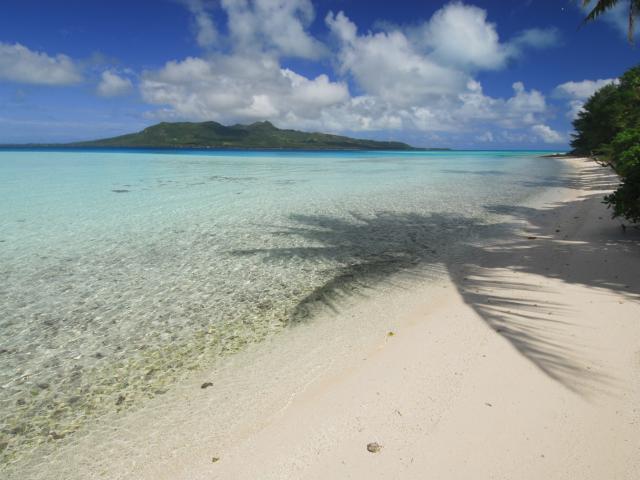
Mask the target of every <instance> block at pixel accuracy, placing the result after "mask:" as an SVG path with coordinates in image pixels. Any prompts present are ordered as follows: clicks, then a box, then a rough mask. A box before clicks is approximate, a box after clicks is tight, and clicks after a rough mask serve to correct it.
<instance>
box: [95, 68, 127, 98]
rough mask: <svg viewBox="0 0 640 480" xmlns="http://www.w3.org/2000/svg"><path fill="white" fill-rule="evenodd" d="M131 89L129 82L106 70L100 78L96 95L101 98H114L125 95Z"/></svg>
mask: <svg viewBox="0 0 640 480" xmlns="http://www.w3.org/2000/svg"><path fill="white" fill-rule="evenodd" d="M132 89H133V84H132V83H131V80H129V79H128V78H126V77H121V76H120V75H118V74H117V73H114V72H112V71H109V70H106V71H104V72H102V75H101V76H100V83H98V86H97V88H96V92H97V93H98V95H100V96H103V97H116V96H118V95H126V94H127V93H129V92H131V90H132Z"/></svg>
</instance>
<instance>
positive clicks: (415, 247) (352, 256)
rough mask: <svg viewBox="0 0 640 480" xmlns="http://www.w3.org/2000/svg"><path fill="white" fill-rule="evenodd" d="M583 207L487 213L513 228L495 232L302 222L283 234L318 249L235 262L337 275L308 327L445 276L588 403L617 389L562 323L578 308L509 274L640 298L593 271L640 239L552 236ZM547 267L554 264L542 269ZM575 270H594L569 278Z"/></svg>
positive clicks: (409, 222)
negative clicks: (361, 302)
mask: <svg viewBox="0 0 640 480" xmlns="http://www.w3.org/2000/svg"><path fill="white" fill-rule="evenodd" d="M589 195H600V194H599V193H593V194H589ZM578 204H580V201H577V202H572V203H564V204H559V205H556V206H554V207H553V208H549V209H534V208H526V207H507V206H491V207H486V208H487V209H488V210H490V211H491V212H492V213H497V214H500V215H503V216H506V217H507V218H509V220H507V221H504V222H501V223H494V224H487V223H484V222H483V221H481V220H479V219H477V218H467V217H461V216H455V215H447V214H418V213H394V212H379V213H377V214H375V215H373V216H366V217H365V216H361V215H357V214H352V215H351V218H348V219H345V218H335V217H330V216H323V215H293V216H291V218H290V219H291V221H292V222H293V223H294V226H292V227H287V228H283V229H279V230H278V231H277V232H274V234H276V235H281V236H284V237H297V239H300V238H302V239H304V240H305V244H309V245H311V246H308V247H292V248H273V249H256V250H242V251H235V252H233V253H234V254H235V255H261V256H262V257H263V259H264V261H265V262H269V261H282V260H286V259H288V258H292V257H298V258H302V259H303V260H305V261H310V262H327V261H330V262H332V263H333V264H337V265H338V267H336V270H335V274H334V275H333V276H332V277H331V279H330V280H329V281H327V282H326V283H325V284H323V285H321V286H319V287H318V288H316V289H315V290H314V291H313V292H312V293H311V294H309V295H307V296H306V297H305V298H304V299H303V300H302V301H300V302H299V304H298V306H297V308H296V311H295V313H294V314H293V315H292V320H291V321H292V323H295V322H297V321H300V320H301V319H302V318H306V316H307V312H308V307H309V304H312V303H314V302H318V301H320V302H323V303H324V304H325V305H327V306H328V307H329V308H331V309H333V310H334V311H338V310H339V309H340V304H341V301H342V300H344V299H345V298H347V297H350V296H353V295H365V296H366V295H367V294H368V292H371V291H372V290H375V289H376V288H378V287H380V286H381V285H384V286H385V287H386V286H388V285H389V284H391V285H396V286H400V287H401V286H402V285H403V282H406V281H407V280H409V281H413V280H416V279H420V280H428V279H429V278H432V277H434V276H435V275H439V274H443V273H444V274H446V275H448V276H449V277H450V278H451V280H452V281H453V283H454V284H455V286H456V288H457V289H458V291H459V293H460V295H461V296H462V298H463V299H464V301H465V302H466V304H467V305H469V306H470V307H471V308H472V309H473V310H474V311H475V312H476V313H477V314H478V315H479V316H480V317H481V318H482V319H483V321H484V322H486V324H487V325H488V326H489V327H491V328H492V329H493V330H494V331H496V332H497V333H498V334H499V335H501V336H503V337H504V338H505V339H506V340H508V341H509V342H510V343H511V345H512V346H513V347H514V348H515V349H516V350H517V351H518V352H519V353H520V354H522V355H523V356H524V357H526V358H527V359H528V360H530V361H531V362H532V363H533V364H534V365H535V366H536V367H538V368H539V369H540V370H541V371H542V372H544V373H545V374H546V375H548V376H549V377H550V378H552V379H554V380H556V381H557V382H559V383H561V384H562V385H564V386H565V387H566V388H568V389H570V390H572V391H574V392H576V393H579V394H581V395H583V396H585V397H588V396H590V394H591V393H595V392H596V391H598V392H606V391H607V390H610V389H612V388H615V387H614V383H615V381H614V379H613V378H610V377H609V376H607V375H606V374H604V373H603V372H601V371H598V369H597V368H596V367H589V366H588V365H589V363H590V362H589V346H588V345H580V344H576V339H575V338H574V335H572V334H571V333H570V332H572V329H573V331H574V332H575V329H580V328H584V327H580V325H577V324H574V325H571V324H568V323H567V322H568V320H564V319H561V318H560V317H561V315H558V313H561V312H562V311H565V310H567V309H568V308H569V307H568V306H567V305H566V304H565V303H564V302H563V301H562V296H561V295H559V294H558V292H552V291H545V289H544V288H543V287H541V286H539V285H533V284H531V283H520V282H516V281H514V280H513V275H509V274H508V273H509V272H514V271H518V272H524V273H531V274H535V275H540V276H543V277H549V278H556V279H560V280H561V281H562V282H565V283H568V284H576V285H587V286H591V287H595V288H596V289H602V290H605V291H616V292H619V293H621V294H624V295H627V296H629V297H631V298H635V299H637V298H639V297H640V292H639V291H632V290H631V289H630V287H629V285H631V284H632V282H631V279H632V277H633V275H634V272H620V271H609V270H607V269H606V268H603V269H600V268H590V267H589V268H587V266H588V265H592V264H593V263H597V262H599V261H600V260H599V258H598V255H599V252H600V251H601V250H602V249H606V248H616V249H622V250H624V251H625V252H626V254H628V255H635V256H638V255H639V254H640V250H639V249H638V239H640V235H638V234H635V233H629V234H626V235H625V234H622V233H621V231H620V232H619V231H617V230H616V231H615V232H614V231H613V230H611V231H608V232H605V233H604V234H603V236H602V238H601V239H597V240H596V241H595V242H594V241H591V242H589V243H587V242H584V243H580V242H579V241H572V242H567V239H566V238H564V237H565V236H566V233H565V232H559V233H557V232H556V234H555V235H549V234H548V230H549V225H550V224H552V223H553V218H555V217H558V218H561V217H562V214H563V213H564V212H563V210H564V211H573V210H575V209H576V205H578ZM578 208H579V207H578ZM523 222H526V224H527V227H526V230H527V234H526V236H525V235H523V234H522V227H523ZM531 237H535V241H533V240H532V239H531ZM573 240H576V239H573ZM577 240H579V239H577ZM545 258H546V259H548V260H546V261H541V260H540V259H545ZM559 259H561V260H563V261H559ZM565 260H566V261H565ZM568 262H570V263H571V264H581V265H585V268H578V269H575V268H573V269H570V268H568V265H567V263H568Z"/></svg>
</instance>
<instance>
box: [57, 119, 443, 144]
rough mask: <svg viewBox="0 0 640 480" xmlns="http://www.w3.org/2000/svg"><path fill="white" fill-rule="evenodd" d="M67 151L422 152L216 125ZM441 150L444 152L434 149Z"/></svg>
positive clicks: (268, 126) (163, 129)
mask: <svg viewBox="0 0 640 480" xmlns="http://www.w3.org/2000/svg"><path fill="white" fill-rule="evenodd" d="M64 146H68V147H128V148H136V147H137V148H237V149H282V150H424V149H420V148H415V147H412V146H411V145H408V144H406V143H402V142H391V141H378V140H364V139H357V138H350V137H345V136H342V135H331V134H327V133H316V132H301V131H299V130H286V129H280V128H277V127H276V126H274V125H273V124H272V123H271V122H267V121H265V122H256V123H252V124H250V125H241V124H236V125H230V126H226V125H222V124H220V123H218V122H162V123H158V124H156V125H152V126H150V127H147V128H145V129H144V130H142V131H140V132H137V133H130V134H127V135H121V136H118V137H113V138H105V139H101V140H92V141H88V142H76V143H70V144H66V145H64ZM437 150H445V149H437Z"/></svg>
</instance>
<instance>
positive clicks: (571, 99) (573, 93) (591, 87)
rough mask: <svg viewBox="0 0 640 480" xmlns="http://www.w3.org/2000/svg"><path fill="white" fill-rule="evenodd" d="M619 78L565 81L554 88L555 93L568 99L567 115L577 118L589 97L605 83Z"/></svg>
mask: <svg viewBox="0 0 640 480" xmlns="http://www.w3.org/2000/svg"><path fill="white" fill-rule="evenodd" d="M617 82H618V79H617V78H603V79H599V80H582V81H580V82H573V81H571V82H565V83H562V84H560V85H558V86H557V87H556V88H555V89H554V91H553V92H554V95H555V96H557V97H561V98H566V99H567V105H568V112H567V117H569V118H571V119H573V118H576V116H577V115H578V113H580V111H581V110H582V107H583V105H584V103H585V102H586V101H587V99H588V98H589V97H590V96H591V95H593V94H594V93H596V91H598V90H600V89H601V88H602V87H604V86H605V85H609V84H612V83H617Z"/></svg>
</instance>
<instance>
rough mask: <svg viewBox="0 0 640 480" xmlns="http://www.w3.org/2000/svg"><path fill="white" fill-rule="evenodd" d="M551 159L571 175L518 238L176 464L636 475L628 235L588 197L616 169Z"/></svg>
mask: <svg viewBox="0 0 640 480" xmlns="http://www.w3.org/2000/svg"><path fill="white" fill-rule="evenodd" d="M566 161H567V162H569V163H570V164H571V165H572V166H573V167H575V168H577V169H578V175H579V176H580V178H577V179H576V181H577V182H578V183H576V184H574V186H573V188H574V190H573V191H572V192H571V193H570V194H569V195H566V196H565V198H564V199H563V201H562V202H561V203H556V204H555V205H554V206H553V207H551V208H549V206H548V204H547V208H546V209H544V208H542V209H540V210H539V211H537V212H532V211H528V212H526V214H527V215H528V218H527V220H528V222H527V223H528V225H527V226H526V227H525V228H524V230H523V236H524V235H526V236H524V238H519V239H510V240H508V241H507V242H506V245H505V244H502V245H494V246H492V247H489V248H487V249H486V250H487V251H486V252H484V253H485V255H484V256H485V258H484V259H482V260H481V261H476V262H474V264H475V265H473V266H469V265H465V267H464V268H463V269H462V270H460V271H459V272H458V273H457V274H456V273H454V274H453V275H450V278H449V281H448V282H446V284H445V285H444V286H443V287H444V288H443V290H444V291H443V292H442V295H441V296H440V302H439V303H437V304H436V305H433V304H428V305H427V304H425V303H424V302H423V303H422V304H418V305H415V306H414V308H413V309H412V311H411V312H409V313H405V315H406V317H405V319H404V320H403V321H402V322H401V323H403V327H401V328H400V329H399V330H398V331H397V332H395V335H394V336H393V337H391V338H388V339H385V340H384V341H381V342H380V343H379V344H378V346H377V347H376V348H375V349H373V350H371V351H370V352H369V353H368V354H367V355H366V357H364V358H363V359H362V360H361V361H359V362H358V363H357V364H355V365H351V366H350V368H347V369H345V370H344V371H343V372H342V373H341V374H340V375H338V376H335V377H333V378H326V379H324V380H323V381H319V382H316V383H315V384H314V385H313V386H310V387H309V388H308V389H307V390H306V391H305V392H303V394H301V395H299V396H298V397H297V398H296V401H295V403H294V404H292V405H291V406H289V407H288V409H287V411H286V412H285V413H283V415H282V416H281V417H279V418H278V419H277V420H276V421H274V422H272V423H271V424H269V425H268V426H267V427H266V428H264V429H262V430H261V431H259V432H257V433H255V434H253V435H250V436H249V437H248V438H246V439H244V440H242V441H240V442H238V443H237V444H236V445H234V446H233V448H232V449H230V450H228V451H226V452H222V455H224V456H223V457H222V456H221V460H220V463H219V464H216V465H213V466H211V467H207V468H205V467H203V468H200V469H196V470H195V472H197V474H195V475H193V476H192V475H191V474H190V475H188V477H189V478H205V477H208V478H532V479H534V478H583V479H586V478H593V479H601V478H617V479H618V478H619V479H632V478H638V476H639V475H640V455H639V454H638V453H639V452H638V445H640V429H639V428H638V426H639V425H640V409H639V408H638V401H639V400H640V365H639V364H638V361H637V360H638V356H639V355H640V349H639V347H638V343H637V339H638V338H640V325H639V324H638V322H637V319H638V318H640V301H639V293H640V281H639V280H638V278H637V276H634V274H633V272H634V271H636V272H637V270H638V267H640V249H639V248H638V243H637V241H638V240H639V239H640V235H638V233H633V234H629V233H628V232H627V233H626V234H625V233H623V231H622V229H620V228H619V227H618V223H619V222H616V221H614V220H610V219H609V218H608V217H609V215H608V212H607V211H606V209H605V208H604V206H603V205H602V204H601V202H600V197H601V193H602V191H603V190H606V189H607V188H608V187H610V186H611V183H612V182H615V177H613V176H612V174H610V173H609V172H607V171H605V170H604V169H602V168H601V167H596V166H595V165H594V164H592V163H590V162H588V163H587V162H585V161H583V160H579V159H568V160H566ZM594 167H595V168H594ZM523 210H527V209H523ZM530 210H531V209H530ZM522 213H523V212H521V214H522ZM531 242H540V243H543V245H541V246H538V244H537V243H536V244H535V245H534V246H531ZM515 257H521V258H520V259H518V258H515ZM456 275H457V278H456ZM452 284H453V285H452ZM478 320H480V321H478ZM370 442H376V443H379V444H380V445H381V446H382V449H381V451H380V452H379V453H376V454H372V453H369V452H368V451H367V449H366V446H367V444H368V443H370ZM195 472H194V473H195ZM185 478H186V477H185Z"/></svg>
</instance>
